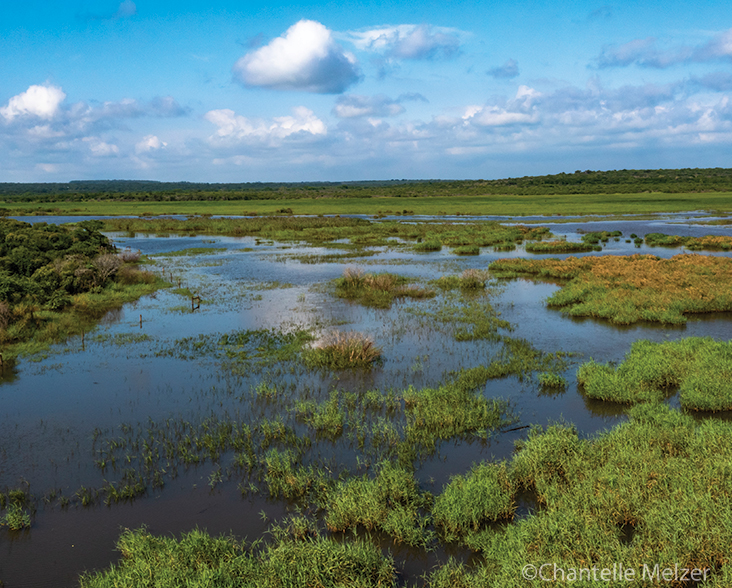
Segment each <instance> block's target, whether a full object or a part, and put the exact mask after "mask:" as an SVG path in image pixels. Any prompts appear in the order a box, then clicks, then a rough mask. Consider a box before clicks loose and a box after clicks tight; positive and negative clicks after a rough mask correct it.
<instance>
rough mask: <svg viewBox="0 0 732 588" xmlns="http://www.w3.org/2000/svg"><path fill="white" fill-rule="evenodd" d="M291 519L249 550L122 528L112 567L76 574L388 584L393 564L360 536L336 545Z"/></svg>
mask: <svg viewBox="0 0 732 588" xmlns="http://www.w3.org/2000/svg"><path fill="white" fill-rule="evenodd" d="M299 522H300V521H299V520H293V521H292V522H291V523H290V524H289V525H286V526H276V527H273V528H271V529H270V536H271V540H270V541H269V542H267V543H263V542H259V543H255V544H252V545H248V544H245V543H242V542H240V541H238V540H237V539H235V538H233V537H225V536H220V537H211V536H210V535H208V534H207V533H205V532H204V531H200V530H194V531H191V532H189V533H186V534H184V535H183V536H182V537H181V538H180V539H179V540H178V539H174V538H170V537H155V536H153V535H152V534H150V532H149V531H147V530H146V529H144V528H142V529H138V530H136V531H130V530H126V531H125V532H124V533H123V534H122V536H121V537H120V539H119V541H118V542H117V549H118V550H119V551H120V553H121V555H122V558H121V560H120V562H119V563H117V564H114V565H112V566H111V567H110V568H109V569H108V570H106V571H104V572H97V573H87V574H84V575H83V576H82V577H81V579H80V586H81V588H112V587H113V586H150V587H152V586H155V587H157V588H174V587H178V586H214V585H215V586H217V587H218V588H234V587H236V588H288V587H289V588H295V587H297V586H318V587H322V588H336V587H338V586H360V587H363V588H371V587H374V588H376V587H379V588H389V587H393V586H395V567H394V562H393V560H392V559H391V557H388V556H384V555H383V554H382V553H381V551H380V550H379V548H378V547H376V546H375V545H373V544H371V543H369V542H367V541H363V540H360V539H354V540H352V541H349V542H347V543H344V542H337V541H335V540H333V539H329V538H326V537H324V536H322V535H320V534H319V533H317V531H315V530H313V529H311V528H309V527H308V528H307V529H306V532H303V527H302V525H301V524H299Z"/></svg>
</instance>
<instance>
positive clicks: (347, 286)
mask: <svg viewBox="0 0 732 588" xmlns="http://www.w3.org/2000/svg"><path fill="white" fill-rule="evenodd" d="M335 286H336V289H335V294H336V296H338V297H339V298H345V299H347V300H353V301H355V302H358V303H359V304H361V305H363V306H372V307H375V308H389V307H391V304H392V302H393V301H394V300H395V299H397V298H417V299H422V298H432V297H434V296H435V292H434V291H433V290H429V289H426V288H420V287H417V286H413V285H408V280H407V278H405V277H403V276H399V275H396V274H390V273H381V274H368V273H364V272H363V270H361V269H360V268H353V267H347V268H346V269H345V270H344V271H343V276H342V277H340V278H336V280H335Z"/></svg>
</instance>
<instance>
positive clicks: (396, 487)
mask: <svg viewBox="0 0 732 588" xmlns="http://www.w3.org/2000/svg"><path fill="white" fill-rule="evenodd" d="M431 504H432V496H431V495H430V494H429V493H425V492H421V491H420V489H419V486H418V484H417V481H416V479H415V478H414V474H413V472H411V471H409V470H407V469H405V468H404V467H401V466H398V465H394V464H391V463H389V462H385V463H382V464H380V465H379V466H378V468H377V473H376V476H375V477H374V478H368V477H362V478H351V479H349V480H346V481H342V482H340V483H339V484H338V485H337V486H336V487H335V488H333V490H332V491H331V492H330V493H329V495H328V498H327V507H326V514H325V524H326V526H327V527H328V529H330V530H331V531H346V530H349V529H354V528H356V527H358V526H361V527H363V528H365V529H367V530H380V531H383V532H385V533H388V534H389V535H391V536H392V537H393V538H394V540H395V541H397V542H398V543H406V544H407V545H412V546H425V545H427V544H428V543H429V542H430V541H431V540H432V534H431V533H430V532H428V531H427V529H426V528H427V525H428V523H429V519H428V518H427V517H426V516H425V515H424V514H423V511H424V512H426V511H429V508H430V506H431Z"/></svg>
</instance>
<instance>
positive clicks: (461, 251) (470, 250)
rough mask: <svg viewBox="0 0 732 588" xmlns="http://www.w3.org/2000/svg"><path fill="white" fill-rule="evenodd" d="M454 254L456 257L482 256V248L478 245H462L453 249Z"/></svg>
mask: <svg viewBox="0 0 732 588" xmlns="http://www.w3.org/2000/svg"><path fill="white" fill-rule="evenodd" d="M452 252H453V253H454V254H455V255H480V247H478V246H477V245H460V246H458V247H453V248H452Z"/></svg>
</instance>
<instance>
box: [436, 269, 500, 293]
mask: <svg viewBox="0 0 732 588" xmlns="http://www.w3.org/2000/svg"><path fill="white" fill-rule="evenodd" d="M488 278H489V274H488V272H487V271H484V270H477V269H466V270H463V272H462V273H461V274H460V275H459V276H442V277H440V278H438V279H437V280H435V282H434V284H435V285H436V286H437V287H438V288H441V289H442V290H456V289H460V290H482V289H484V288H485V285H486V282H487V281H488Z"/></svg>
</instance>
